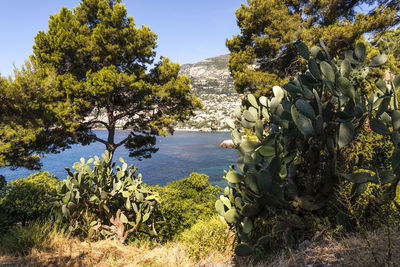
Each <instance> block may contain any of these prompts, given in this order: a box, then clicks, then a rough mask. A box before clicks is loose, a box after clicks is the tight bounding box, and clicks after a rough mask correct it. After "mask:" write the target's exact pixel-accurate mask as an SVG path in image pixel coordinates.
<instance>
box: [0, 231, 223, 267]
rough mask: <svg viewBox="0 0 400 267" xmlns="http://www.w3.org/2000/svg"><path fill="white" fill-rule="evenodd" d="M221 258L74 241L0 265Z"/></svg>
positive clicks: (183, 262) (174, 248)
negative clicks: (192, 256)
mask: <svg viewBox="0 0 400 267" xmlns="http://www.w3.org/2000/svg"><path fill="white" fill-rule="evenodd" d="M227 260H229V258H226V257H225V255H220V254H218V253H215V254H210V255H208V257H207V258H205V259H202V260H201V262H195V261H193V260H192V259H190V257H189V253H188V251H187V249H186V247H185V246H183V245H182V244H180V243H171V244H166V245H164V246H159V247H155V248H152V249H150V248H148V247H145V246H144V247H133V246H129V245H128V246H125V245H121V244H120V243H118V242H117V241H99V242H92V243H87V242H80V241H79V240H77V239H66V238H64V239H63V240H59V243H58V244H57V245H55V246H53V248H52V249H50V250H46V251H38V250H36V249H33V250H32V251H31V252H30V253H29V254H28V255H26V256H19V257H18V256H12V255H2V256H1V255H0V266H33V267H35V266H85V267H89V266H99V267H102V266H152V267H153V266H154V267H156V266H160V267H161V266H163V267H164V266H182V267H183V266H195V265H199V264H200V265H203V266H204V264H205V265H206V266H218V265H210V264H207V262H214V263H223V262H224V261H227Z"/></svg>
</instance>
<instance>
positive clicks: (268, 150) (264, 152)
mask: <svg viewBox="0 0 400 267" xmlns="http://www.w3.org/2000/svg"><path fill="white" fill-rule="evenodd" d="M258 152H259V153H260V154H261V156H264V157H271V156H275V147H274V146H271V145H263V146H262V147H261V148H260V149H259V150H258Z"/></svg>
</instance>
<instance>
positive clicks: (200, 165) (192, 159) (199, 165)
mask: <svg viewBox="0 0 400 267" xmlns="http://www.w3.org/2000/svg"><path fill="white" fill-rule="evenodd" d="M95 133H96V135H97V136H99V137H100V138H105V136H106V135H107V132H106V130H96V131H95ZM127 134H128V131H123V130H119V131H117V133H116V140H117V141H118V140H122V139H123V138H124V137H126V136H127ZM226 139H230V133H206V132H186V131H175V133H174V134H173V135H170V136H168V137H157V145H156V146H157V147H158V148H159V150H158V152H156V153H154V154H153V155H152V157H151V158H150V159H143V160H142V161H139V160H137V159H135V158H129V156H128V155H129V151H128V150H126V149H125V148H124V147H119V148H118V149H117V150H116V153H115V155H114V160H115V161H117V164H119V160H118V159H119V157H122V158H123V159H124V160H125V161H126V162H127V163H128V164H129V165H131V164H133V165H134V166H135V167H137V168H138V172H139V173H141V174H142V176H143V181H144V182H145V183H148V184H160V185H165V184H166V183H168V182H170V181H173V180H177V179H181V178H184V177H187V176H189V174H190V173H191V172H198V173H205V174H207V175H208V176H210V178H209V182H210V183H211V184H214V185H215V184H218V185H220V186H225V185H226V183H225V180H223V179H222V176H223V175H224V170H228V169H229V165H231V164H234V163H235V162H236V159H237V158H238V155H237V152H236V150H235V149H228V148H220V147H219V146H218V145H219V144H220V143H221V142H222V141H224V140H226ZM104 150H105V146H104V145H103V144H102V143H99V142H96V143H92V144H90V145H89V146H81V145H73V146H72V148H70V149H67V150H65V151H63V152H61V153H59V154H49V155H47V157H45V158H43V159H42V163H43V167H42V170H44V171H49V172H52V173H54V174H55V175H56V176H57V177H58V178H59V179H64V178H66V171H65V167H69V168H71V169H72V165H73V163H74V162H77V161H79V159H80V158H81V157H84V158H85V159H86V160H87V159H89V158H90V157H93V156H95V155H98V156H100V155H101V153H104ZM34 172H35V171H29V170H27V169H24V168H18V169H16V170H11V169H10V168H2V169H0V174H2V175H4V176H5V177H6V180H7V181H10V180H14V179H16V178H19V177H27V176H28V175H29V174H31V173H34Z"/></svg>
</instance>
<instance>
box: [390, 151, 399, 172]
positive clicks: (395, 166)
mask: <svg viewBox="0 0 400 267" xmlns="http://www.w3.org/2000/svg"><path fill="white" fill-rule="evenodd" d="M391 160H392V170H393V171H394V172H396V171H397V170H398V168H399V167H400V150H398V149H395V150H394V151H393V153H392V157H391Z"/></svg>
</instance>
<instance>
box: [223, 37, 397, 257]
mask: <svg viewBox="0 0 400 267" xmlns="http://www.w3.org/2000/svg"><path fill="white" fill-rule="evenodd" d="M321 46H322V48H323V50H321V49H319V48H317V47H313V48H312V49H311V51H309V50H308V48H307V46H306V45H305V44H304V43H299V44H298V49H299V53H300V55H301V56H302V57H303V58H304V59H305V60H307V61H308V71H307V72H306V73H303V74H300V75H297V76H296V77H293V78H291V80H290V82H289V83H287V84H285V85H284V86H283V89H282V88H281V87H278V86H274V87H273V92H274V97H273V98H272V99H267V98H266V97H265V96H262V97H260V98H259V99H258V100H257V99H256V98H255V97H254V96H253V95H248V96H247V99H246V101H245V102H244V103H243V106H242V107H241V108H238V109H237V110H236V111H235V116H236V118H237V121H236V122H233V121H228V123H229V125H230V127H231V128H232V139H233V141H234V143H235V144H236V146H237V149H238V152H239V155H240V159H239V160H238V164H237V167H238V170H239V171H240V172H237V171H236V170H234V169H233V168H232V169H231V170H230V171H229V172H228V173H227V174H226V179H227V180H228V184H229V185H230V187H231V188H226V189H225V192H224V196H221V197H220V199H219V200H218V201H217V202H216V209H217V211H218V212H219V214H220V215H222V216H224V218H225V220H226V221H227V222H228V223H229V224H230V225H231V226H232V227H233V228H234V229H235V232H236V233H237V237H238V239H239V241H240V242H241V244H239V245H238V246H237V248H236V253H237V254H238V255H249V254H252V253H253V252H254V251H255V250H254V249H253V248H252V247H251V246H249V244H250V245H252V246H255V248H256V249H257V250H259V251H264V250H270V249H271V248H273V247H274V245H276V244H282V243H286V244H287V245H289V246H290V245H293V244H294V243H295V242H296V241H297V240H303V239H304V238H306V237H307V235H310V234H311V235H312V231H313V230H314V229H313V225H314V224H315V223H314V218H315V217H316V218H320V217H321V216H322V218H323V217H325V216H328V217H329V216H330V218H331V220H332V217H333V218H336V221H337V222H336V223H335V224H337V225H343V224H345V221H346V215H347V214H344V213H343V212H342V211H341V210H340V209H339V210H336V211H335V210H333V212H334V214H332V210H331V209H329V208H328V205H330V204H331V203H332V202H333V203H334V205H335V198H334V197H335V194H334V193H335V192H336V190H337V189H338V185H339V184H340V182H341V181H343V180H349V181H351V182H352V188H351V190H352V191H351V194H352V197H351V198H353V199H352V201H353V200H354V197H357V196H359V195H361V194H363V193H364V192H365V191H366V189H367V187H368V185H369V183H373V184H377V185H379V186H382V190H381V191H382V194H381V195H380V198H379V199H380V203H379V202H377V203H376V204H377V205H379V204H382V203H387V202H390V201H392V200H393V199H394V197H395V191H396V186H397V184H398V182H399V179H400V178H397V177H399V176H396V175H393V173H392V171H391V170H387V169H379V168H376V169H374V170H373V173H372V174H371V173H370V172H360V171H357V172H354V173H347V174H346V173H343V172H342V170H340V169H339V168H338V159H339V157H340V153H341V149H342V148H343V147H345V146H346V145H348V144H349V143H350V142H351V141H352V140H353V139H354V136H355V135H356V133H357V132H359V131H360V129H361V128H362V127H363V126H364V122H365V119H366V118H367V114H368V113H369V121H370V125H369V126H370V127H371V129H372V130H374V131H375V132H376V133H378V134H382V135H391V136H392V141H393V143H394V144H395V147H397V143H398V140H400V138H398V135H399V134H398V133H397V130H398V129H399V128H400V127H399V126H398V123H399V121H400V120H399V118H400V116H397V113H398V112H399V111H397V100H396V96H395V94H394V91H395V89H396V88H397V87H399V85H400V83H399V80H400V79H398V77H399V76H398V77H396V79H395V80H394V82H393V83H392V86H391V87H390V89H389V88H388V87H387V86H386V84H385V82H384V81H382V80H378V81H377V82H376V86H377V88H379V90H380V91H381V92H379V93H377V94H376V95H373V96H371V98H370V100H369V105H368V111H369V112H368V113H367V104H366V100H365V97H364V96H363V95H362V94H361V92H360V89H361V88H362V86H363V84H364V79H365V78H366V76H367V75H368V71H369V68H370V67H376V66H380V65H382V64H384V63H385V62H386V60H387V56H386V55H378V56H376V57H375V58H373V59H372V61H371V62H370V63H366V62H365V59H366V48H365V46H364V45H363V44H362V43H358V44H357V45H356V47H355V50H354V51H353V50H348V51H346V53H345V59H343V60H338V59H332V58H331V57H330V55H329V53H328V52H327V49H326V48H325V45H324V44H323V42H321ZM382 93H383V94H382ZM373 114H374V115H375V116H376V117H375V118H373V117H372V115H373ZM388 126H389V127H390V128H393V132H391V131H390V130H389V128H388ZM240 128H245V129H250V130H252V131H253V132H254V133H255V135H256V137H257V139H256V140H244V141H243V140H242V134H243V133H242V132H241V131H240ZM396 138H397V139H396ZM398 154H399V153H397V152H396V150H395V152H394V153H393V155H392V167H393V171H394V172H397V170H398V168H399V164H400V160H399V156H397V155H398ZM339 204H340V203H339ZM339 204H338V203H336V205H337V206H340V205H339ZM329 212H331V214H327V213H329ZM321 213H322V214H321ZM324 213H325V214H324ZM266 227H267V228H268V229H267V228H266ZM271 227H272V228H271ZM263 228H264V229H263Z"/></svg>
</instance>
